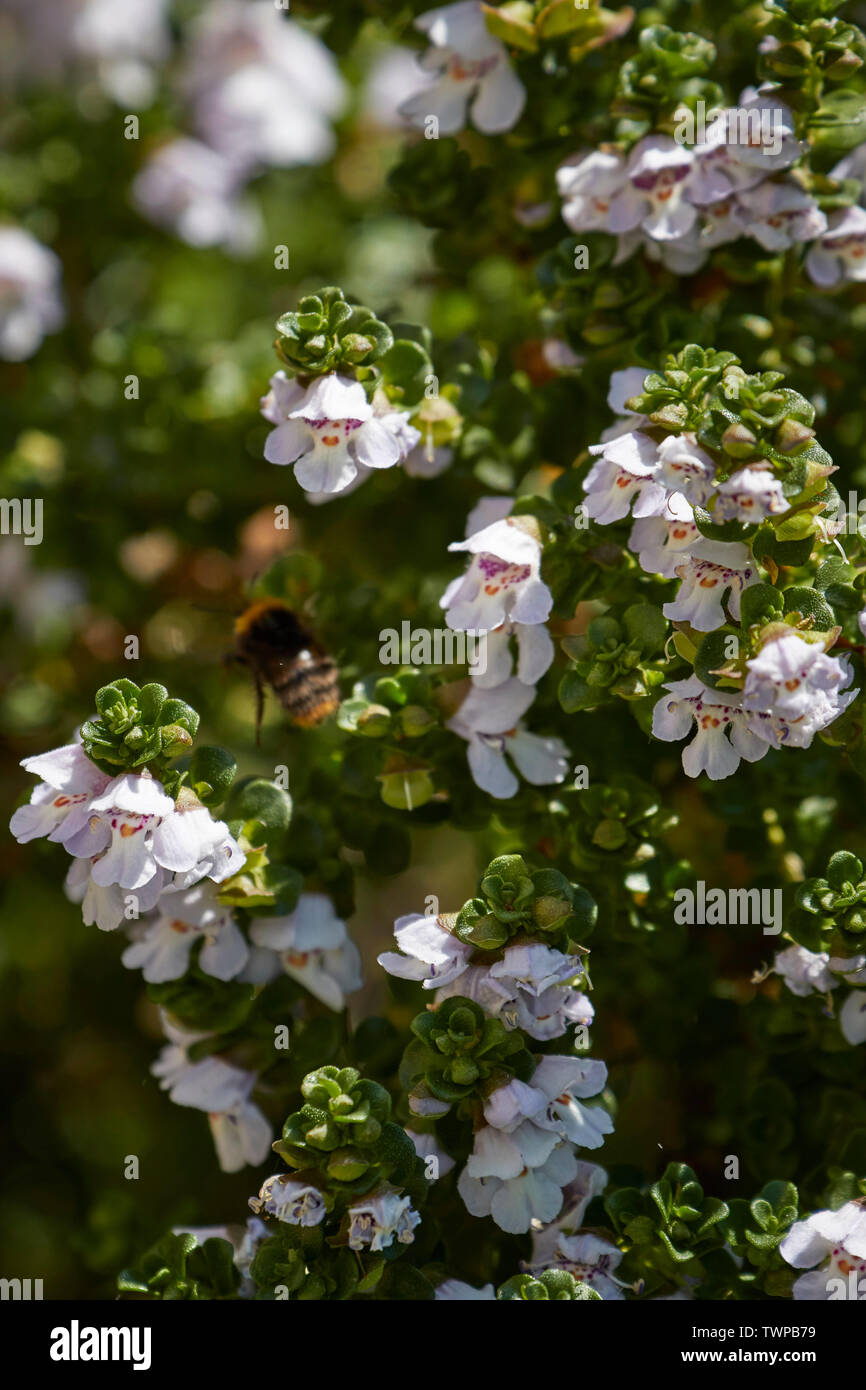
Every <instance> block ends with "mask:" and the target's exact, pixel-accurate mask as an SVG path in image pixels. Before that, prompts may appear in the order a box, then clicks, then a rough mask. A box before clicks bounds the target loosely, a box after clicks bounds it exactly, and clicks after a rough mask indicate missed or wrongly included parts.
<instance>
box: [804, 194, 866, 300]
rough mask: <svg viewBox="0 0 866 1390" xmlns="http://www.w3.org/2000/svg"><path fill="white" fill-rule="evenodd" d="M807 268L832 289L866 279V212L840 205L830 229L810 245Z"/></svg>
mask: <svg viewBox="0 0 866 1390" xmlns="http://www.w3.org/2000/svg"><path fill="white" fill-rule="evenodd" d="M806 269H807V271H808V272H809V275H810V276H811V278H812V279H813V280H814V282H815V284H816V285H820V286H821V287H822V289H831V288H832V287H833V286H834V285H840V284H842V283H843V282H844V281H848V280H866V211H864V210H863V208H861V207H850V208H837V209H836V211H835V212H831V213H830V217H829V219H828V225H827V230H826V232H824V234H823V235H822V236H820V237H818V239H817V240H816V241H815V242H814V243H813V245H812V246H811V247H810V248H809V254H808V256H807V257H806Z"/></svg>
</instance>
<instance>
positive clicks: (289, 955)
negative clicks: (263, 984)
mask: <svg viewBox="0 0 866 1390" xmlns="http://www.w3.org/2000/svg"><path fill="white" fill-rule="evenodd" d="M250 939H251V940H252V941H253V942H254V943H255V945H256V946H258V947H261V948H266V949H267V950H268V951H270V952H275V953H276V956H275V958H274V962H275V965H276V963H277V962H279V967H281V968H282V970H283V971H284V973H285V974H286V975H290V976H291V978H292V979H293V980H297V981H298V983H299V984H301V985H303V986H304V988H305V989H308V990H309V991H310V993H311V994H313V995H315V997H316V998H317V999H320V1000H321V1001H322V1003H323V1004H327V1006H328V1008H329V1009H335V1010H339V1009H344V1008H345V1007H346V995H347V994H351V993H353V991H354V990H356V989H360V988H361V985H362V983H363V981H362V979H361V957H360V954H359V952H358V948H357V946H356V945H355V943H354V941H352V939H351V937H350V936H349V934H348V932H347V931H346V924H345V923H344V922H343V921H342V920H341V919H340V918H339V917H338V916H337V914H336V912H335V911H334V905H333V903H332V902H331V899H330V898H329V897H328V896H327V894H325V893H302V894H301V896H300V898H299V899H298V904H297V907H296V908H295V910H294V912H291V913H289V915H288V916H287V917H255V918H254V919H253V920H252V922H251V923H250ZM279 967H278V968H277V969H275V970H274V971H273V975H276V974H277V973H279ZM269 974H270V972H269ZM256 978H257V979H258V980H261V979H262V978H263V976H262V975H261V974H258V975H257V976H256Z"/></svg>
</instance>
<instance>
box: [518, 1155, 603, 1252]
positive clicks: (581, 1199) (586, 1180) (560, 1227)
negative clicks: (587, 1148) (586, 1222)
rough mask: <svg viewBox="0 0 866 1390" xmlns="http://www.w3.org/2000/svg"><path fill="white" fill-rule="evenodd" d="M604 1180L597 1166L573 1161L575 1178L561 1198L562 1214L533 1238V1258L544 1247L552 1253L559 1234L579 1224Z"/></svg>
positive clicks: (599, 1167)
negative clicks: (575, 1166)
mask: <svg viewBox="0 0 866 1390" xmlns="http://www.w3.org/2000/svg"><path fill="white" fill-rule="evenodd" d="M607 1183H608V1176H607V1173H606V1171H605V1169H604V1168H602V1167H601V1166H600V1165H599V1164H598V1163H587V1161H586V1160H585V1159H582V1158H579V1159H578V1160H577V1174H576V1176H575V1177H574V1178H573V1179H572V1181H571V1182H570V1183H569V1184H568V1186H567V1187H566V1188H565V1190H564V1192H563V1194H562V1211H561V1212H560V1214H559V1216H558V1217H557V1218H556V1221H555V1223H553V1224H551V1225H548V1226H546V1227H545V1228H544V1230H543V1231H539V1232H537V1233H536V1234H535V1235H534V1236H533V1251H532V1253H533V1257H535V1256H536V1254H538V1255H539V1257H540V1255H541V1252H542V1251H543V1250H544V1248H545V1246H546V1247H547V1248H549V1249H551V1250H552V1249H553V1247H554V1246H555V1244H556V1240H557V1237H558V1235H559V1234H560V1233H564V1234H565V1235H572V1234H573V1233H574V1232H575V1231H576V1230H577V1229H578V1227H579V1226H580V1225H581V1224H582V1222H583V1218H584V1214H585V1212H586V1209H587V1207H588V1206H589V1204H590V1202H591V1201H592V1199H593V1197H598V1196H600V1195H601V1193H602V1192H604V1190H605V1188H606V1187H607Z"/></svg>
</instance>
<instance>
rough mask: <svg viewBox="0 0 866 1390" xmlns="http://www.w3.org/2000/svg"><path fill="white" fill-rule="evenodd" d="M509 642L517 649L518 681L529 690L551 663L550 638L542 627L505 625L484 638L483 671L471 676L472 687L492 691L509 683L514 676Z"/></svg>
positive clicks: (538, 625)
mask: <svg viewBox="0 0 866 1390" xmlns="http://www.w3.org/2000/svg"><path fill="white" fill-rule="evenodd" d="M512 638H513V639H514V641H515V645H516V647H517V671H516V675H517V679H518V680H519V681H520V682H521V684H522V685H531V686H534V685H535V684H536V683H537V682H538V681H540V680H541V677H542V676H543V675H544V673H545V671H547V669H548V668H549V667H550V665H551V663H552V662H553V658H554V655H555V648H554V645H553V638H552V637H551V635H550V633H549V632H548V630H547V628H546V627H545V625H544V624H543V623H510V622H508V623H503V624H502V626H501V627H498V628H495V629H494V631H492V632H488V633H486V634H485V641H484V646H485V652H486V657H487V663H486V669H485V670H484V671H478V672H476V671H473V672H472V673H471V678H472V684H473V685H476V686H478V688H479V689H480V690H491V689H493V687H494V686H497V685H502V683H503V681H507V680H508V679H509V677H510V676H511V675H512V673H513V672H514V659H513V657H512V654H511V641H512Z"/></svg>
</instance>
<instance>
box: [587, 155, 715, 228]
mask: <svg viewBox="0 0 866 1390" xmlns="http://www.w3.org/2000/svg"><path fill="white" fill-rule="evenodd" d="M692 169H693V158H692V153H691V151H690V150H687V149H685V148H684V146H682V145H680V144H677V142H676V141H675V140H673V139H672V138H671V137H670V136H669V135H647V136H645V137H644V138H643V140H639V141H638V143H637V144H636V145H635V147H634V149H633V150H632V152H631V154H630V155H629V159H628V164H627V165H626V170H625V177H626V183H625V185H624V186H623V187H622V188H621V189H620V190H619V191H618V192H615V193H614V194H613V195H612V197H611V202H610V213H609V216H608V225H607V230H608V231H610V232H613V233H614V234H615V235H618V234H620V233H623V232H630V231H633V230H634V229H636V228H637V227H640V228H641V229H642V230H643V231H644V232H646V234H647V236H649V237H651V238H652V239H653V240H656V241H672V240H676V239H677V238H679V237H682V236H684V235H685V234H686V232H688V231H690V230H691V228H692V227H693V226H694V224H695V222H696V220H697V212H696V210H695V208H694V207H692V205H691V203H689V202H688V201H687V198H686V192H687V189H688V184H689V179H690V176H691V173H692Z"/></svg>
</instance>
